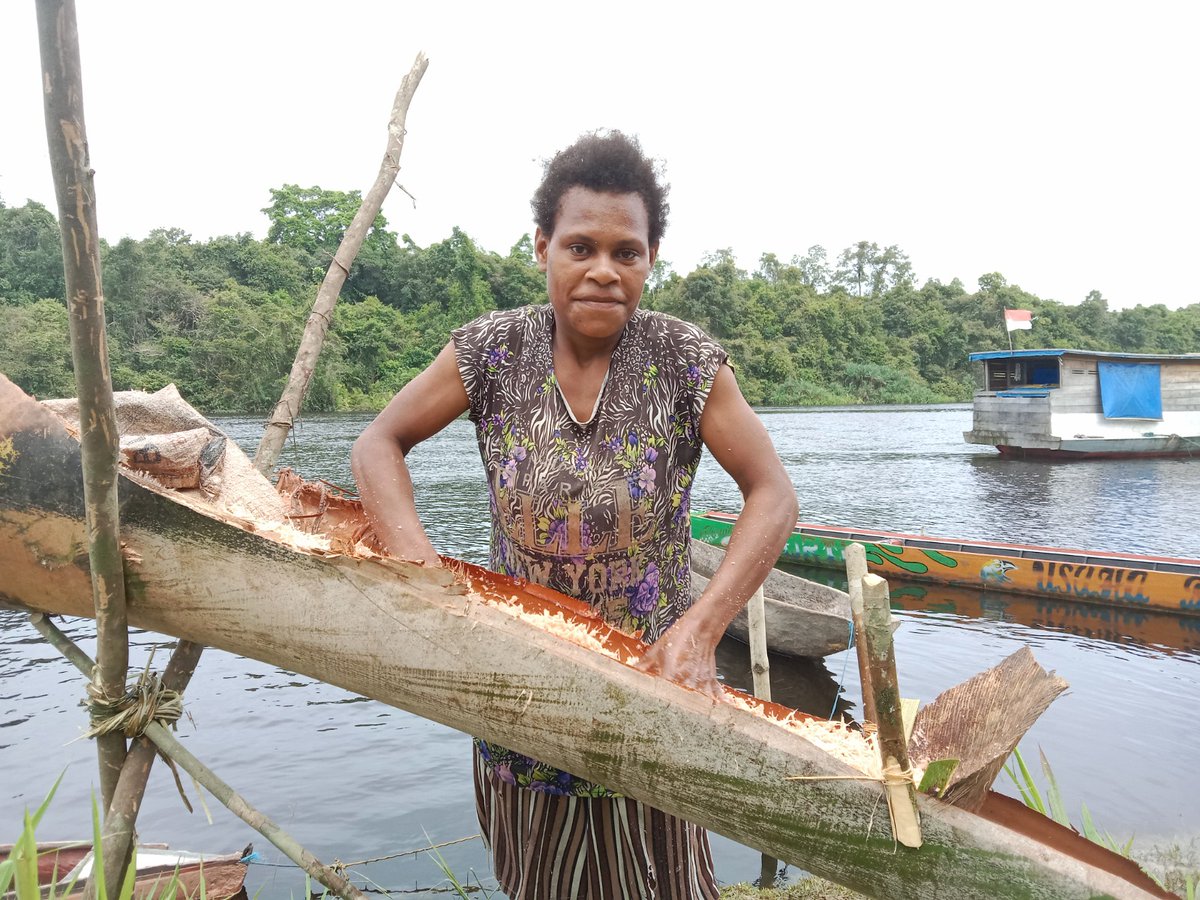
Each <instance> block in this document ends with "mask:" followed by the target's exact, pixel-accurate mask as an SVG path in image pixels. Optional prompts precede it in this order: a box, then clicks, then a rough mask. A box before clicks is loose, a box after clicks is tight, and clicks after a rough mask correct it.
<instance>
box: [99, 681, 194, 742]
mask: <svg viewBox="0 0 1200 900" xmlns="http://www.w3.org/2000/svg"><path fill="white" fill-rule="evenodd" d="M87 693H88V710H89V713H90V715H91V727H90V728H89V729H88V730H87V732H86V733H85V735H84V736H85V737H89V738H94V737H98V736H99V735H102V734H114V733H118V732H119V733H121V734H124V735H125V737H127V738H135V737H138V736H139V735H141V734H142V733H144V732H145V730H146V727H147V726H148V725H149V724H150V723H151V722H157V723H158V724H160V725H164V726H168V727H172V728H173V727H175V723H176V722H178V721H179V717H180V716H182V715H183V694H181V693H180V692H179V691H172V690H170V689H169V688H166V687H164V686H163V684H162V681H161V679H160V678H159V676H158V675H157V674H156V673H154V672H143V673H142V674H141V676H140V677H139V678H138V680H137V681H135V682H134V683H133V684H132V685H130V687H129V689H128V690H127V691H126V692H125V693H124V694H123V695H122V696H120V697H117V698H115V699H114V698H111V697H108V696H105V694H104V691H103V690H102V689H101V688H100V687H99V686H98V685H97V684H96V683H95V682H92V683H90V684H88V686H87Z"/></svg>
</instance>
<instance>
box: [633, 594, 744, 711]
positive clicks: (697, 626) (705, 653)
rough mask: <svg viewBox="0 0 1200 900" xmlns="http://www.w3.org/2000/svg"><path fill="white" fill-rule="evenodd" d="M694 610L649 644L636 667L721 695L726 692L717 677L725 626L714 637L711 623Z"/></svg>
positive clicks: (695, 688)
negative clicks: (719, 651)
mask: <svg viewBox="0 0 1200 900" xmlns="http://www.w3.org/2000/svg"><path fill="white" fill-rule="evenodd" d="M692 612H693V611H690V610H689V612H688V613H686V614H685V615H684V616H682V617H681V618H680V619H679V620H678V621H676V622H675V624H674V625H672V626H671V627H670V628H668V629H667V631H666V633H665V634H663V636H662V637H660V638H659V639H658V640H657V641H656V642H655V643H653V644H651V645H650V646H649V647H648V648H646V652H645V653H644V654H643V655H642V658H641V660H639V661H638V664H637V668H638V669H640V670H641V671H643V672H646V673H648V674H650V675H661V676H662V677H663V678H666V679H667V680H669V681H673V682H675V683H676V684H682V685H684V686H685V687H690V688H692V689H694V690H697V691H700V692H701V693H702V694H708V695H709V696H710V697H714V698H718V697H721V696H723V695H724V693H725V689H724V688H723V687H722V686H721V682H719V681H718V680H717V642H718V641H719V640H720V639H721V632H722V631H723V630H724V629H721V630H720V631H717V632H716V637H715V638H714V636H713V627H712V625H711V624H710V623H707V622H705V621H704V620H703V619H702V618H701V617H700V616H699V615H693V614H692Z"/></svg>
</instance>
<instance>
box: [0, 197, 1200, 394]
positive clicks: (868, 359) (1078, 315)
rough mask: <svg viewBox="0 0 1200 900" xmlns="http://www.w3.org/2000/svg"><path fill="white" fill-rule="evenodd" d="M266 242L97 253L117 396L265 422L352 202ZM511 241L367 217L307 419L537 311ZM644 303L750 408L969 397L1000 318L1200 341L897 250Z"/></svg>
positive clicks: (1148, 319)
mask: <svg viewBox="0 0 1200 900" xmlns="http://www.w3.org/2000/svg"><path fill="white" fill-rule="evenodd" d="M271 199H272V202H271V204H270V205H269V206H268V207H267V208H266V209H264V212H265V213H266V214H267V216H268V218H269V219H270V222H271V226H270V230H269V231H268V236H267V238H266V239H265V240H257V239H255V238H253V237H251V236H250V235H247V234H241V235H236V236H234V237H219V238H214V239H212V240H210V241H203V242H200V241H193V240H192V239H191V237H190V236H189V235H187V234H186V233H184V232H182V231H180V230H178V229H160V230H156V231H153V232H151V233H150V235H149V236H148V237H146V238H144V239H142V240H133V239H130V238H126V239H124V240H122V241H120V242H119V243H117V244H115V245H111V246H110V245H108V244H105V245H104V248H103V250H104V260H103V262H104V288H105V300H106V313H107V316H108V320H109V342H110V349H111V353H112V371H113V381H114V386H115V387H116V388H117V389H118V390H122V389H130V388H141V389H145V390H155V389H157V388H159V387H162V386H163V385H165V384H168V383H170V382H175V383H176V384H177V385H178V386H179V389H180V391H181V392H182V393H183V395H184V396H185V397H187V398H188V399H189V400H190V401H191V402H192V403H194V404H195V405H196V406H197V407H198V408H200V409H203V410H206V411H209V412H224V411H264V410H267V409H269V408H270V406H271V405H272V403H273V402H274V401H275V400H276V399H277V398H278V397H279V394H280V391H281V390H282V387H283V384H284V381H285V380H286V377H287V373H288V370H289V368H290V365H291V361H292V357H293V354H294V353H295V349H296V346H297V344H298V342H299V337H300V332H301V329H302V328H303V326H304V322H305V319H306V317H307V315H308V310H309V307H310V306H311V303H312V300H313V298H314V297H315V295H316V288H317V285H318V284H319V282H320V280H321V277H322V276H323V274H324V271H325V269H326V267H327V266H328V264H329V261H330V259H331V258H332V255H333V252H334V251H335V250H336V248H337V245H338V242H339V241H340V239H341V236H342V234H343V233H344V231H345V229H346V227H347V225H348V224H349V222H350V220H351V218H352V217H353V215H354V212H355V210H356V209H357V208H358V203H359V196H358V194H357V193H355V192H350V193H344V192H340V191H327V190H322V189H321V188H318V187H313V188H301V187H299V186H297V185H284V186H283V187H282V188H279V189H276V190H272V191H271ZM532 249H533V248H532V242H531V241H530V239H529V237H528V235H526V236H525V237H522V238H521V240H520V241H518V242H517V243H516V244H515V245H514V246H513V247H512V249H511V250H510V251H509V252H508V253H507V254H506V255H503V256H501V255H499V254H496V253H492V252H488V251H485V250H483V249H482V248H480V247H478V246H477V245H476V244H475V243H474V241H472V240H471V238H470V237H468V236H467V235H466V234H464V233H463V232H462V231H460V230H459V229H457V228H456V229H454V231H453V233H452V234H450V236H449V237H447V238H446V239H445V240H444V241H441V242H439V243H436V244H432V245H430V246H428V247H418V246H417V245H416V244H415V243H413V241H411V240H410V239H409V238H408V236H407V235H403V236H400V237H398V236H397V235H396V234H394V233H393V232H390V231H388V229H387V222H386V221H385V220H384V218H383V217H382V216H380V217H379V218H378V219H377V220H376V222H375V225H374V227H373V228H372V230H371V231H370V233H369V234H368V236H367V239H366V241H365V243H364V245H363V249H362V251H361V252H360V254H359V257H358V259H357V261H356V262H355V264H354V266H353V270H352V271H351V273H350V277H349V279H348V280H347V282H346V286H345V288H344V290H343V292H342V299H341V301H340V303H339V305H338V308H337V312H336V315H335V320H334V325H333V329H332V331H331V332H330V336H329V339H328V341H327V343H326V347H325V350H324V352H323V354H322V360H321V365H320V367H319V369H318V371H317V374H316V377H315V379H314V382H313V385H312V388H311V390H310V393H309V396H308V399H307V401H306V404H307V407H308V409H310V410H345V409H378V408H380V407H382V406H383V404H385V403H386V402H387V400H388V399H389V398H390V397H391V396H392V394H394V393H395V392H396V391H397V390H398V389H399V388H400V387H401V386H402V385H404V384H405V383H406V382H407V381H408V380H409V379H410V378H412V377H413V376H414V375H415V374H416V373H417V372H419V371H420V370H421V369H422V368H423V367H424V366H426V365H427V364H428V363H429V362H430V361H431V360H432V359H433V358H434V356H435V355H436V354H437V352H438V350H439V349H441V347H442V346H443V345H444V344H445V342H446V341H447V339H448V337H449V331H450V329H451V328H453V327H455V326H457V325H460V324H462V323H464V322H466V321H468V320H470V319H471V318H473V317H475V316H477V315H479V314H480V313H483V312H485V311H487V310H490V309H495V308H498V307H499V308H509V307H514V306H519V305H522V304H526V303H541V302H544V301H545V279H544V277H543V276H542V275H541V273H540V272H538V269H537V266H536V264H535V263H534V260H533V252H532ZM63 294H64V286H63V269H62V259H61V253H60V251H59V238H58V226H57V223H56V222H55V219H54V216H53V214H52V213H50V212H49V211H48V210H47V209H46V208H45V207H43V206H42V205H40V204H38V203H34V202H28V203H26V204H25V205H24V206H21V207H12V206H7V205H5V204H4V203H3V201H0V372H4V373H5V374H6V375H8V376H9V377H10V378H11V379H13V380H14V381H15V382H16V383H17V384H19V385H20V386H21V387H22V388H24V389H25V390H27V391H29V392H31V393H33V394H35V395H37V396H42V397H48V396H61V395H66V394H70V393H72V392H73V391H74V387H73V383H72V376H71V360H70V351H69V346H68V340H67V314H66V307H65V303H64V299H63ZM643 302H644V303H645V305H646V306H648V307H649V308H652V309H659V310H663V311H665V312H668V313H671V314H673V315H677V316H679V317H680V318H683V319H687V320H688V321H691V322H695V323H696V324H698V325H700V326H702V327H704V328H705V329H707V330H708V331H709V332H710V333H711V334H712V335H713V336H715V337H716V338H718V339H719V340H720V341H721V342H722V343H723V344H724V345H725V347H726V348H727V349H728V351H729V352H730V355H731V357H732V359H733V361H734V363H735V365H736V367H737V370H738V377H739V380H740V382H741V385H742V389H743V391H744V392H745V394H746V396H747V398H748V399H749V400H750V402H751V403H753V404H756V405H770V406H792V405H828V404H842V403H847V404H849V403H925V402H939V401H952V400H966V399H969V397H970V393H971V381H970V373H969V370H968V367H967V354H968V352H970V351H972V350H984V349H996V348H999V347H1003V346H1005V344H1006V338H1005V332H1004V327H1003V324H1002V322H1003V310H1004V308H1005V307H1009V308H1015V309H1029V310H1032V311H1033V313H1034V315H1035V316H1036V317H1037V321H1036V324H1035V330H1034V332H1033V333H1032V334H1028V333H1021V332H1018V333H1017V335H1016V337H1017V338H1018V339H1019V340H1020V341H1021V342H1022V344H1023V345H1024V346H1041V347H1076V348H1081V349H1096V350H1122V351H1127V352H1170V353H1180V352H1189V351H1194V350H1197V349H1200V304H1193V305H1192V306H1189V307H1185V308H1183V309H1179V310H1174V311H1171V310H1168V309H1167V308H1166V307H1165V306H1163V305H1161V304H1158V305H1154V306H1148V307H1143V306H1137V307H1134V308H1133V309H1127V310H1121V311H1111V310H1109V309H1108V305H1107V303H1106V301H1105V300H1104V298H1103V297H1102V296H1100V294H1099V293H1097V292H1095V291H1093V292H1092V293H1091V294H1089V295H1088V297H1087V298H1086V299H1084V300H1083V301H1082V302H1080V303H1079V304H1078V305H1074V306H1068V305H1064V304H1062V303H1058V302H1056V301H1053V300H1043V299H1041V298H1039V297H1037V296H1035V295H1033V294H1030V293H1026V292H1025V291H1023V290H1022V289H1021V288H1019V287H1017V286H1015V285H1010V284H1008V283H1007V282H1006V281H1005V279H1004V277H1003V276H1001V275H1000V274H998V273H990V274H985V275H983V276H982V277H980V279H979V283H978V289H977V290H975V291H973V292H968V291H967V290H966V288H964V286H963V285H962V284H961V283H960V282H958V281H957V280H955V281H953V282H951V283H950V284H941V283H940V282H938V281H935V280H931V281H927V282H925V283H924V284H923V285H921V286H919V287H918V286H917V284H916V280H915V278H914V275H913V267H912V264H911V263H910V261H909V259H908V257H907V256H906V255H905V254H904V252H903V251H901V250H900V249H899V248H897V247H894V246H892V247H882V248H881V247H879V246H878V245H877V244H873V243H869V242H866V241H862V242H860V243H858V244H855V245H854V246H853V247H849V248H847V249H846V250H844V251H843V252H842V253H841V254H840V255H839V256H838V258H837V259H836V260H835V261H831V260H829V258H828V256H827V254H826V251H825V250H824V248H822V247H811V248H809V250H808V251H807V252H806V253H805V254H803V255H797V256H794V257H793V258H792V259H791V260H790V261H787V262H785V261H783V260H781V259H779V258H778V257H776V256H775V255H774V254H765V255H764V256H763V257H762V258H761V259H760V260H759V264H758V268H757V270H755V271H754V272H747V271H745V270H743V269H739V268H738V265H737V261H736V260H735V259H734V257H733V254H732V253H731V252H730V251H721V252H718V253H715V254H713V255H712V256H710V257H709V258H707V259H705V260H704V261H703V262H702V263H701V265H699V266H698V267H697V268H696V269H695V270H694V271H692V272H690V273H688V274H687V275H682V276H681V275H679V274H677V273H674V272H672V271H671V269H670V266H669V264H667V263H665V262H662V261H661V260H660V262H659V264H658V265H657V266H656V268H655V271H654V274H653V277H652V279H651V281H650V284H649V285H648V288H647V293H646V297H645V300H644V301H643Z"/></svg>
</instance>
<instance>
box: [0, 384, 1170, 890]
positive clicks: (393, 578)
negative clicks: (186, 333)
mask: <svg viewBox="0 0 1200 900" xmlns="http://www.w3.org/2000/svg"><path fill="white" fill-rule="evenodd" d="M0 442H6V447H7V450H6V453H5V456H4V464H3V469H2V471H0V560H3V563H4V564H3V566H2V567H0V601H4V602H7V603H9V604H13V605H17V606H19V607H23V608H26V609H30V610H35V611H41V612H45V613H55V614H66V615H73V616H90V615H92V600H91V585H90V579H89V576H88V570H87V557H86V531H85V526H84V523H83V522H82V509H83V506H82V484H81V480H80V478H79V475H78V471H79V454H78V446H77V444H76V443H75V441H74V440H73V439H72V438H70V437H69V436H68V435H67V434H66V433H65V432H64V431H63V429H62V427H61V426H60V425H59V424H58V422H57V421H56V420H54V419H53V418H52V417H51V416H50V415H49V414H47V413H45V412H44V410H42V409H41V408H40V407H39V406H38V405H37V404H32V403H31V402H30V401H28V399H27V398H24V396H23V395H21V394H20V392H19V391H17V390H16V389H15V388H13V387H12V386H11V385H10V384H8V383H7V382H6V381H5V380H4V379H2V378H0ZM120 492H121V504H122V509H121V513H122V537H123V541H124V544H125V547H126V550H127V554H128V556H127V576H126V577H127V593H128V613H129V620H130V624H131V625H133V626H136V627H140V628H146V629H150V630H153V631H158V632H162V633H165V634H171V635H175V636H178V637H181V638H187V639H189V640H192V641H197V642H200V643H203V644H206V645H209V646H213V647H217V648H220V649H223V650H227V651H229V652H232V653H237V654H242V655H244V656H247V657H250V658H253V659H257V660H261V661H264V662H266V663H268V664H272V665H277V666H280V667H283V668H286V669H289V670H291V671H295V672H300V673H303V674H306V675H309V676H311V677H314V678H317V679H321V680H323V681H326V682H329V683H331V684H334V685H338V686H340V687H342V688H344V689H346V690H349V691H353V692H356V693H359V694H362V695H365V696H368V697H372V698H374V699H376V700H379V701H382V702H384V703H388V704H391V705H394V706H397V707H400V708H403V709H406V710H408V711H410V712H413V713H415V714H417V715H420V716H424V717H427V718H429V719H432V720H434V721H437V722H441V723H443V724H445V725H448V726H450V727H452V728H456V729H459V730H461V731H464V732H467V733H470V734H475V735H479V736H481V737H483V738H486V739H488V740H492V741H496V742H498V743H501V744H504V745H506V746H510V747H514V748H517V749H520V750H522V751H524V752H527V753H530V754H532V755H534V756H536V757H538V758H540V759H543V760H545V761H546V762H548V763H550V764H552V765H555V766H558V767H560V768H563V769H566V770H568V771H572V772H575V773H577V774H579V775H581V776H584V777H586V778H589V779H592V780H594V781H597V782H600V783H602V784H606V785H608V786H610V787H612V788H613V789H615V790H618V791H621V792H623V793H626V794H628V795H630V796H636V797H640V798H642V799H644V800H646V801H647V802H650V803H653V804H655V805H656V806H659V807H660V808H662V809H664V810H665V811H667V812H670V813H672V814H674V815H678V816H682V817H685V818H687V819H689V820H691V821H694V822H697V823H699V824H700V825H703V826H705V827H708V828H710V829H712V830H714V831H717V832H718V833H720V834H724V835H726V836H728V837H730V838H732V839H733V840H735V841H738V842H741V843H743V844H746V845H748V846H751V847H754V848H756V849H758V850H761V851H763V852H765V853H769V854H770V855H772V856H774V857H776V858H778V859H781V860H784V861H786V862H788V863H791V864H794V865H797V866H801V867H803V868H805V869H807V870H808V871H811V872H814V873H816V874H819V875H822V876H824V877H826V878H829V879H831V880H833V881H836V882H839V883H842V884H845V885H848V886H850V887H852V888H855V889H857V890H860V891H863V892H865V893H868V894H871V895H875V896H886V897H893V898H901V897H930V896H951V895H952V896H955V897H960V898H973V897H978V898H994V897H1028V896H1045V897H1050V896H1053V897H1063V898H1075V897H1081V898H1082V897H1094V896H1102V895H1108V896H1112V897H1128V898H1141V897H1153V896H1169V895H1165V894H1163V893H1162V892H1161V890H1159V889H1158V888H1157V887H1156V886H1155V885H1154V883H1153V882H1152V881H1150V880H1149V879H1148V878H1146V877H1145V876H1143V875H1141V874H1140V873H1139V872H1138V871H1137V870H1136V867H1135V866H1133V864H1131V863H1129V862H1128V861H1127V860H1123V859H1121V858H1120V857H1117V856H1116V855H1115V854H1111V853H1109V852H1108V851H1105V850H1103V849H1102V848H1100V847H1098V846H1096V845H1094V844H1091V843H1090V842H1088V841H1086V840H1084V839H1083V838H1080V837H1079V836H1078V835H1075V834H1073V833H1072V832H1069V831H1068V830H1066V829H1062V828H1060V827H1058V826H1056V825H1054V823H1053V822H1050V821H1049V820H1048V819H1046V818H1045V817H1043V816H1040V815H1038V814H1037V813H1034V812H1033V811H1031V810H1028V809H1026V808H1025V807H1024V806H1021V805H1020V804H1019V803H1016V802H1015V801H1011V800H1009V799H1008V798H1004V797H1000V796H999V795H991V796H990V797H989V798H988V800H987V802H986V804H985V806H984V808H983V810H981V812H980V813H972V812H967V811H965V810H962V809H958V808H956V807H953V806H950V805H948V804H946V803H943V802H941V801H939V800H936V799H933V798H930V797H925V796H923V795H921V796H919V797H918V807H919V809H920V813H921V817H922V826H923V833H924V840H925V843H924V846H923V847H921V848H920V849H918V850H908V849H906V848H903V847H901V848H897V847H896V844H895V843H894V841H893V839H892V835H891V832H890V827H889V823H888V817H887V814H886V805H883V806H881V800H882V789H881V786H880V785H879V784H878V783H877V782H872V781H866V780H860V779H861V775H860V773H857V772H855V771H854V770H852V769H851V768H850V767H849V766H847V765H845V764H843V763H841V762H839V761H838V760H837V759H835V758H834V757H832V756H831V755H829V754H828V753H826V752H824V751H823V750H821V749H820V748H818V747H817V746H816V745H815V744H814V743H812V742H810V741H808V740H805V739H803V738H801V737H799V736H798V735H797V734H795V733H794V732H792V731H790V730H788V729H786V728H784V727H782V726H781V725H780V724H778V722H777V721H773V720H772V719H773V717H775V718H778V717H781V716H786V715H787V712H788V711H785V710H783V709H781V708H778V707H770V706H762V705H757V706H756V704H755V703H754V702H753V701H750V700H746V701H743V702H742V703H734V702H728V701H717V700H714V699H713V698H711V697H709V696H706V695H703V694H700V693H698V692H696V691H693V690H689V689H687V688H685V687H682V686H680V685H676V684H673V683H670V682H668V681H665V680H663V679H661V678H656V677H653V676H650V675H647V674H645V673H642V672H640V671H638V670H636V669H635V668H633V667H632V666H631V665H629V664H628V663H627V662H624V661H621V660H619V659H616V658H612V657H610V656H608V655H605V654H604V653H601V652H597V651H596V650H595V649H591V648H589V647H586V646H582V645H580V644H578V643H575V642H573V641H569V640H565V639H563V638H561V637H557V636H555V635H554V634H550V633H548V632H547V631H546V630H544V628H542V627H540V626H539V625H537V624H533V623H531V622H530V621H528V620H527V619H525V618H520V617H515V616H514V615H512V614H511V613H510V612H508V611H505V602H506V601H509V600H511V601H512V602H515V603H516V604H517V605H518V606H519V607H521V608H522V609H524V610H526V611H527V612H531V613H535V612H537V611H539V610H541V611H552V612H554V613H555V614H556V615H561V616H563V617H564V619H565V620H574V621H576V622H583V621H584V615H583V612H582V610H581V609H580V606H581V605H580V604H577V603H574V604H573V603H572V601H569V600H567V599H566V598H559V597H557V596H551V592H548V591H545V590H544V589H538V588H536V587H534V586H531V585H525V584H522V583H518V582H515V581H513V580H511V579H505V578H501V577H500V576H495V575H492V574H490V573H486V572H483V571H482V570H479V569H477V568H476V567H473V566H468V565H466V564H459V563H453V562H452V561H447V562H448V564H449V568H446V569H434V570H428V569H424V568H422V567H419V566H415V565H410V564H405V563H400V562H398V561H395V560H389V559H384V558H378V557H372V556H370V555H365V556H364V555H350V554H348V553H343V552H339V551H337V550H335V549H330V550H308V551H303V550H298V549H296V548H295V547H293V546H289V545H288V544H287V543H285V542H284V541H283V540H282V539H281V538H280V537H278V536H275V535H272V534H269V533H264V532H263V527H262V525H261V523H255V522H250V521H241V522H239V521H237V520H235V519H233V518H232V517H230V516H224V517H221V518H215V517H213V515H212V514H211V513H210V512H202V511H201V510H199V509H197V508H194V507H195V504H194V503H193V502H192V501H190V500H187V499H186V498H182V497H180V496H179V495H178V494H175V493H172V492H168V491H165V490H160V489H155V488H154V487H153V486H152V485H151V484H149V483H143V482H142V481H141V480H139V479H134V478H132V477H130V476H128V475H126V476H123V477H122V479H121V485H120ZM595 631H596V633H597V634H601V635H602V636H603V644H604V646H605V647H606V648H608V650H609V651H610V652H613V653H616V654H618V655H622V656H624V657H625V658H626V659H635V658H636V655H637V653H638V652H639V647H638V645H637V644H636V642H634V641H632V639H629V638H627V637H624V636H621V635H619V634H616V633H611V632H605V630H604V629H603V628H601V627H600V626H596V627H595ZM464 752H465V748H464ZM794 775H809V776H819V778H818V780H814V781H796V780H789V776H794ZM840 776H855V779H854V780H842V779H841V778H840ZM833 779H837V780H833Z"/></svg>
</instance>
